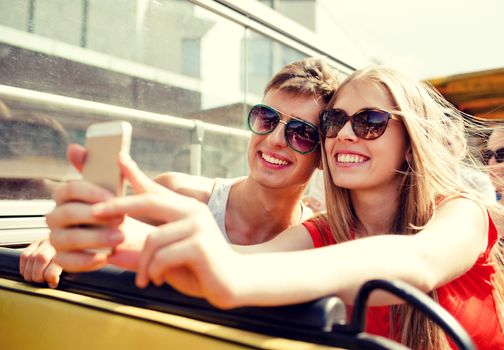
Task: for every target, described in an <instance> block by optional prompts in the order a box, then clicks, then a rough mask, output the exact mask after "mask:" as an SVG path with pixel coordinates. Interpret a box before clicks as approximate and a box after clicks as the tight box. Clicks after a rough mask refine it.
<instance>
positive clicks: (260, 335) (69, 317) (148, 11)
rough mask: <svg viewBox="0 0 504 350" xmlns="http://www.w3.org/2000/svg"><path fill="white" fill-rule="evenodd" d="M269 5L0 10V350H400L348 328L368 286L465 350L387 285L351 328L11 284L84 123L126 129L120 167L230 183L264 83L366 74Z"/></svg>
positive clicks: (164, 296) (151, 297)
mask: <svg viewBox="0 0 504 350" xmlns="http://www.w3.org/2000/svg"><path fill="white" fill-rule="evenodd" d="M273 3H278V2H277V1H275V2H270V1H255V0H241V1H231V0H229V1H225V0H216V1H212V0H137V1H133V0H71V1H70V0H42V1H41V0H39V1H37V0H17V1H11V0H0V348H2V349H71V348H72V349H73V348H75V349H80V348H86V349H116V348H121V349H140V348H149V349H161V348H170V349H235V348H236V349H238V348H253V349H327V348H353V349H364V348H366V349H404V347H402V346H400V345H399V344H396V343H394V342H392V341H390V340H387V339H383V338H380V337H376V336H371V335H368V334H366V333H364V331H363V329H364V320H365V304H366V300H367V297H368V295H369V293H370V292H371V291H372V290H374V289H377V288H379V289H385V290H388V291H390V292H393V293H396V294H397V295H399V296H401V297H403V298H405V299H406V300H407V301H408V302H411V303H412V304H413V305H415V306H417V307H419V308H421V309H422V310H424V311H425V312H426V313H427V314H428V315H429V316H430V317H431V318H432V319H433V320H434V321H436V322H437V323H439V324H440V326H441V327H443V329H445V330H446V331H447V333H448V334H449V335H450V336H451V337H452V338H453V339H454V341H455V343H456V344H457V345H459V347H460V348H464V349H472V348H473V347H472V344H471V341H470V339H469V338H468V336H467V334H466V333H465V332H464V331H463V330H462V329H461V327H460V326H459V325H458V324H457V323H456V322H455V321H454V320H453V319H452V318H451V317H450V316H449V315H447V314H446V312H444V310H442V309H441V308H440V307H439V306H438V305H436V304H434V303H433V302H432V301H431V300H430V299H428V298H427V297H425V295H423V294H422V293H420V292H418V291H416V290H414V289H412V288H411V287H409V286H406V285H404V284H402V283H398V282H393V281H392V282H391V281H370V282H369V283H368V284H366V285H365V286H364V287H363V289H362V290H361V294H360V295H359V297H358V298H357V300H356V306H355V308H354V314H353V317H352V322H351V323H348V322H346V320H347V315H345V307H344V305H343V304H342V302H341V301H340V300H339V299H338V298H337V297H327V298H324V299H321V300H315V301H313V302H310V303H306V304H300V305H292V306H288V307H278V308H243V309H237V310H231V311H222V310H218V309H216V308H214V307H212V306H211V305H209V304H208V303H206V302H204V301H202V300H199V299H195V298H190V297H187V296H184V295H181V294H179V293H177V292H176V291H174V290H173V289H171V288H170V287H169V286H163V287H160V288H158V287H149V288H147V289H145V290H139V289H137V288H135V286H134V283H133V278H134V277H133V274H132V273H131V272H128V271H122V270H120V269H117V268H113V267H106V268H104V269H102V270H100V271H96V272H92V273H82V274H69V273H64V274H63V276H62V280H61V283H60V285H59V286H58V288H57V289H50V288H47V286H46V285H44V284H33V283H26V282H24V281H23V279H22V276H21V275H20V274H19V268H18V265H19V255H20V252H21V250H22V249H23V248H24V247H26V245H28V244H29V243H31V242H33V241H35V240H37V239H41V238H44V237H46V236H47V234H48V229H47V227H46V224H45V220H44V215H45V214H46V213H47V212H49V211H50V210H51V209H52V208H53V206H54V203H53V201H52V200H51V191H52V190H53V189H54V187H55V186H57V185H58V183H60V182H63V181H69V180H72V179H77V178H79V174H78V173H77V172H76V171H75V170H74V169H72V167H71V166H70V165H69V163H68V162H67V160H66V156H65V150H66V147H67V145H68V144H69V143H80V144H83V143H84V138H85V132H86V129H87V127H88V126H89V125H91V124H93V123H96V122H102V121H115V120H125V121H128V122H129V123H130V124H131V125H132V126H133V138H132V143H131V154H132V157H133V158H134V159H135V160H136V161H137V162H138V163H139V165H140V167H141V168H142V169H143V170H144V171H145V172H146V173H147V174H148V175H150V176H154V175H156V174H159V173H162V172H166V171H179V172H186V173H190V174H195V175H204V176H209V177H235V176H241V175H245V174H246V173H247V168H246V158H245V150H246V147H247V140H248V137H249V132H248V131H247V130H246V128H245V125H246V124H245V122H244V120H245V116H246V115H247V113H248V110H249V108H250V106H251V105H253V104H255V103H257V102H259V101H260V99H261V95H262V90H263V88H264V86H265V85H266V82H267V81H268V80H269V79H270V78H271V76H272V75H273V74H274V72H275V71H277V70H278V69H279V68H281V67H282V66H284V65H285V64H287V63H289V62H292V61H294V60H297V59H300V58H303V57H307V56H320V55H322V56H325V57H326V58H327V60H328V61H329V62H330V64H331V65H332V66H333V67H334V69H335V71H336V72H337V74H340V75H341V76H345V75H346V74H348V73H350V72H351V71H353V70H354V69H355V68H357V67H359V66H361V65H363V64H365V63H366V62H365V60H364V59H363V58H362V57H359V56H358V55H357V54H355V52H354V51H352V48H351V47H350V46H348V45H346V44H345V43H344V42H343V41H341V43H338V45H334V44H331V43H329V42H327V41H325V40H322V39H321V38H320V37H319V36H318V35H316V34H314V32H313V30H314V25H313V19H314V18H315V16H316V14H317V11H320V9H317V8H316V1H313V2H312V1H308V2H305V3H306V5H307V6H308V7H304V8H303V9H302V10H299V9H298V10H297V12H296V11H294V12H293V13H290V15H291V17H296V18H301V19H303V20H304V21H305V22H306V23H304V24H300V23H298V22H296V21H294V20H292V19H289V18H288V17H287V16H286V15H284V14H282V13H280V12H279V11H276V10H275V9H274V8H273V5H272V4H273ZM268 5H270V6H268ZM310 6H311V7H310ZM307 23H308V24H307ZM310 26H311V27H310ZM333 30H334V29H333ZM334 35H335V34H334ZM334 35H333V36H334Z"/></svg>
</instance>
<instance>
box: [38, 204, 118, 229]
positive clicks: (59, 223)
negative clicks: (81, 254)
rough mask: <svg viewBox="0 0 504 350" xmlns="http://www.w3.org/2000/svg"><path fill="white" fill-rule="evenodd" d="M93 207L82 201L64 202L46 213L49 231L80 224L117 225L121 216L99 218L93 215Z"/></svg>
mask: <svg viewBox="0 0 504 350" xmlns="http://www.w3.org/2000/svg"><path fill="white" fill-rule="evenodd" d="M92 209H93V207H92V206H90V205H88V204H84V203H66V204H64V205H61V206H57V207H56V208H54V209H53V211H51V212H50V213H49V214H47V215H46V223H47V226H48V227H49V228H50V229H51V231H53V232H54V231H57V230H59V229H62V228H67V227H71V226H81V225H95V226H97V225H103V226H109V227H114V226H117V225H119V224H120V223H121V222H122V220H123V217H122V216H117V217H116V216H114V217H110V218H107V219H100V218H97V217H95V216H94V215H93V212H92Z"/></svg>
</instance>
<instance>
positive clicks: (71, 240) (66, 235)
mask: <svg viewBox="0 0 504 350" xmlns="http://www.w3.org/2000/svg"><path fill="white" fill-rule="evenodd" d="M123 240H124V235H123V233H122V232H121V231H120V230H119V229H117V228H107V227H96V228H92V227H89V228H69V229H61V230H57V231H53V232H52V233H51V236H50V241H51V244H52V245H53V246H54V248H55V249H56V250H57V251H58V253H59V252H66V251H79V250H84V249H93V248H110V247H115V246H116V245H118V244H119V243H121V242H122V241H123ZM63 267H64V268H65V269H66V266H63Z"/></svg>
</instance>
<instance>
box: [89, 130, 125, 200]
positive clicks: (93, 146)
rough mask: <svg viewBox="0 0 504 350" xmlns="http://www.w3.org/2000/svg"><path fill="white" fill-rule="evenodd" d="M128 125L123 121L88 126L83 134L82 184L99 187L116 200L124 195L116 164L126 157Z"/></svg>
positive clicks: (122, 183)
mask: <svg viewBox="0 0 504 350" xmlns="http://www.w3.org/2000/svg"><path fill="white" fill-rule="evenodd" d="M130 143H131V124H130V123H128V122H125V121H117V122H105V123H97V124H92V125H91V126H89V128H88V129H87V131H86V145H85V146H86V150H87V156H86V162H85V163H84V169H83V171H82V176H83V178H84V180H86V181H89V182H92V183H94V184H97V185H99V186H102V187H104V188H106V189H108V190H109V191H111V192H112V193H114V194H115V195H116V196H121V195H123V194H124V190H125V186H124V181H123V179H122V176H121V172H120V170H119V166H118V164H117V161H118V159H119V154H120V153H127V154H128V153H129V150H130Z"/></svg>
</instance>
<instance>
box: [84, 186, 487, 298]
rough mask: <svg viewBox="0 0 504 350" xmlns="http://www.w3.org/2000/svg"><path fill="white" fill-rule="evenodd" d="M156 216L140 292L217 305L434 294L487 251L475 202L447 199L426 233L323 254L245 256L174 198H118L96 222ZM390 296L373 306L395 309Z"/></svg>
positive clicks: (199, 209)
mask: <svg viewBox="0 0 504 350" xmlns="http://www.w3.org/2000/svg"><path fill="white" fill-rule="evenodd" d="M130 212H132V213H138V212H142V213H151V215H153V216H155V217H156V219H158V220H164V221H165V222H166V224H165V225H162V226H160V227H159V229H158V231H157V232H156V233H155V234H152V235H150V236H149V238H148V239H147V241H146V244H145V247H144V250H143V252H142V257H141V259H140V264H139V270H138V275H137V281H136V282H137V285H138V286H140V287H145V286H146V285H147V283H148V281H153V282H154V283H155V284H158V285H159V284H161V283H163V282H168V283H170V284H172V285H173V286H174V287H175V288H177V289H179V290H181V291H182V292H184V293H187V294H190V295H194V296H200V297H205V298H207V299H208V300H209V301H210V302H212V303H214V304H215V305H217V306H220V307H224V308H229V307H237V306H244V305H281V304H288V303H296V302H302V301H306V300H311V299H314V298H319V297H322V296H326V295H330V294H337V295H338V296H340V297H341V298H343V300H344V301H345V302H347V303H352V302H353V299H354V297H355V295H356V292H357V290H358V289H359V287H360V286H361V285H362V284H363V283H364V282H365V281H368V280H370V279H375V278H387V279H399V280H403V281H405V282H408V283H410V284H412V285H414V286H416V287H418V288H420V289H422V290H424V291H430V290H432V289H434V288H436V287H438V286H440V285H442V284H444V283H446V282H448V281H451V280H453V279H454V278H456V277H458V276H460V275H461V274H463V273H464V272H465V271H467V270H468V269H470V268H471V266H472V265H473V264H474V262H475V261H476V259H477V258H478V256H479V255H480V254H481V252H483V251H484V249H485V247H486V240H487V225H488V222H487V219H486V218H487V216H486V213H485V212H484V211H483V210H482V208H481V207H480V206H479V205H478V204H476V203H475V202H473V201H471V200H469V199H465V198H457V199H452V200H447V201H446V202H445V203H443V204H442V205H441V206H440V207H439V208H438V211H437V214H436V217H435V218H434V219H433V220H432V222H431V223H430V224H429V225H428V226H427V227H426V228H425V229H424V230H422V231H421V232H419V233H418V234H416V235H411V236H401V235H383V236H375V237H369V238H363V239H359V240H355V241H351V242H347V243H342V244H338V245H334V246H330V247H325V248H321V249H311V250H303V251H296V252H277V253H260V254H247V255H244V254H240V253H238V252H236V251H233V250H232V249H231V248H230V247H229V246H228V245H227V244H226V242H225V241H224V240H223V239H222V236H221V234H220V233H219V230H218V228H217V225H216V224H215V221H214V219H213V217H212V216H211V214H210V213H209V211H208V208H207V207H206V206H204V205H202V204H201V203H200V202H197V201H195V200H194V199H189V198H187V197H184V196H180V195H178V194H175V193H171V194H169V195H168V196H162V195H158V194H144V195H139V196H131V197H124V198H115V199H112V200H110V201H108V202H105V203H101V204H97V205H95V206H94V208H93V215H95V216H96V217H97V218H101V217H107V216H117V215H118V214H121V213H126V214H127V213H130ZM394 301H395V300H393V299H390V298H387V297H385V296H379V297H376V298H374V300H372V301H371V302H372V303H373V304H384V303H391V302H394Z"/></svg>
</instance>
